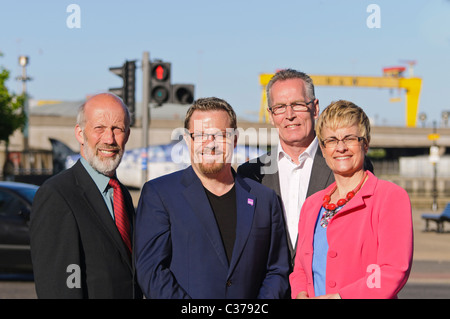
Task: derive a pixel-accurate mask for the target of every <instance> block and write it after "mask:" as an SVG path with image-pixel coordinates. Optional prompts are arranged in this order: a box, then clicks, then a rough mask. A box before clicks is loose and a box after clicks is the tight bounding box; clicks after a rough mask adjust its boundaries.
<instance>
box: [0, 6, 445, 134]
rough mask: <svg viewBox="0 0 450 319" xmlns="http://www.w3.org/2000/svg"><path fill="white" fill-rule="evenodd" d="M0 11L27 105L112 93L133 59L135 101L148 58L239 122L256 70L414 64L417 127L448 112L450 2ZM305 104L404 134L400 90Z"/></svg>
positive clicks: (323, 91)
mask: <svg viewBox="0 0 450 319" xmlns="http://www.w3.org/2000/svg"><path fill="white" fill-rule="evenodd" d="M71 4H76V5H78V8H79V15H78V18H79V19H78V20H73V17H74V16H71V15H72V14H74V13H75V11H72V10H68V7H69V6H70V5H71ZM373 4H374V5H376V7H377V8H378V9H377V10H374V9H372V7H373V6H371V5H373ZM0 12H1V19H0V29H1V32H0V52H1V53H2V54H3V56H2V57H0V66H3V67H5V68H7V69H8V70H10V71H11V79H10V80H9V81H8V83H7V85H8V88H9V89H10V90H11V91H13V92H16V93H20V92H21V84H20V83H19V81H16V80H14V78H15V77H16V76H19V75H20V74H21V67H20V66H19V65H18V56H19V55H27V56H29V59H30V62H29V65H28V66H27V73H28V75H29V76H30V77H32V80H31V81H29V82H28V87H27V88H28V94H29V95H30V96H31V98H32V99H35V100H68V101H81V100H83V99H84V98H85V97H86V96H88V95H91V94H95V93H98V92H104V91H107V90H108V89H109V88H112V87H119V86H121V84H122V83H121V79H120V78H119V77H118V76H116V75H114V74H113V73H111V72H110V71H109V68H110V67H117V66H121V65H122V64H123V63H124V62H125V61H126V60H137V67H138V70H137V75H136V81H137V91H136V100H137V101H141V99H142V74H141V72H142V71H141V70H140V69H139V68H140V66H141V60H142V54H143V52H144V51H148V52H149V54H150V59H151V60H152V61H153V60H154V59H161V60H164V61H166V62H171V63H172V83H192V84H194V85H195V98H199V97H206V96H217V97H220V98H223V99H225V100H227V101H228V102H229V103H230V104H231V105H232V106H233V107H234V109H235V110H236V113H237V114H238V117H239V118H243V119H246V120H253V121H257V120H258V113H259V109H260V103H261V86H260V84H259V75H260V74H261V73H273V72H275V71H276V70H278V69H284V68H293V69H297V70H300V71H303V72H305V73H308V74H311V75H360V76H382V70H383V68H385V67H391V66H405V67H408V65H407V64H406V62H405V61H415V62H416V64H415V65H414V68H413V72H414V76H416V77H420V78H422V81H423V82H422V90H421V95H420V104H419V113H425V114H426V116H427V120H426V122H425V125H426V126H431V125H432V122H434V121H436V122H437V123H438V125H440V123H441V114H442V112H443V111H450V100H449V99H448V98H446V93H447V92H449V91H450V81H449V80H448V75H449V74H450V0H410V1H408V0H339V1H336V0H315V1H310V0H308V1H307V0H277V1H268V0H227V1H215V0H183V1H181V0H164V1H161V0H157V1H155V0H147V1H144V0H128V1H118V0H116V1H105V0H69V1H64V0H53V1H50V0H40V1H32V0H29V1H25V0H14V1H7V0H0ZM378 13H379V15H377V16H376V15H375V14H378ZM68 20H69V21H72V22H74V21H77V22H79V28H77V27H72V28H71V27H70V26H73V25H70V23H69V24H68ZM405 74H406V75H408V71H406V72H405ZM316 97H317V98H318V99H319V102H320V108H321V109H324V108H325V107H326V106H327V105H328V104H329V103H330V102H332V101H334V100H338V99H346V100H350V101H352V102H354V103H356V104H357V105H359V106H361V107H362V108H363V109H364V110H365V112H366V113H367V114H368V116H369V117H370V118H371V119H372V120H373V123H374V125H388V126H405V94H404V92H402V91H398V90H390V89H385V88H382V89H378V88H360V87H348V88H345V87H334V88H332V87H326V86H316ZM397 97H400V98H401V102H397V103H392V102H390V99H391V98H397ZM418 123H419V121H418ZM418 126H419V124H418Z"/></svg>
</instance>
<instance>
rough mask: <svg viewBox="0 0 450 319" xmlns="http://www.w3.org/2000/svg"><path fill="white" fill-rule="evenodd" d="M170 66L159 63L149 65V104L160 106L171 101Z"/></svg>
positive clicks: (166, 63) (165, 63)
mask: <svg viewBox="0 0 450 319" xmlns="http://www.w3.org/2000/svg"><path fill="white" fill-rule="evenodd" d="M170 66H171V64H170V63H168V62H161V61H157V62H153V63H151V64H150V102H154V103H156V104H158V105H162V104H163V103H168V102H170V101H171V100H172V87H171V84H170V76H171V74H170Z"/></svg>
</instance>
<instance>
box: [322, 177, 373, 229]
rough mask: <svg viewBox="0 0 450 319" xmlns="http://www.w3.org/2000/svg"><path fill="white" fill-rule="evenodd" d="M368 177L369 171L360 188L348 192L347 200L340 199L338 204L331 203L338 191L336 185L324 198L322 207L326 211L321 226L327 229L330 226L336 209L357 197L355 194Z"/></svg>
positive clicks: (359, 185)
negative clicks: (332, 197)
mask: <svg viewBox="0 0 450 319" xmlns="http://www.w3.org/2000/svg"><path fill="white" fill-rule="evenodd" d="M366 176H367V171H365V172H364V176H363V178H362V179H361V182H359V184H358V186H356V188H355V189H354V190H352V191H350V192H348V193H347V196H345V198H341V199H339V200H338V201H337V203H336V204H333V203H330V201H331V195H332V194H333V193H334V192H335V191H336V189H337V185H335V186H334V187H333V189H332V190H331V191H330V193H329V194H327V195H325V196H324V197H323V204H322V207H323V208H325V210H326V211H325V213H324V214H323V216H322V219H321V220H320V225H321V226H322V227H324V228H326V227H327V226H328V222H329V221H330V219H331V218H332V217H333V216H334V215H335V214H336V213H337V211H336V209H338V208H339V207H342V206H344V205H345V204H346V203H347V202H348V201H349V200H350V199H352V198H353V197H355V194H356V193H357V192H358V191H359V189H360V188H361V186H362V184H363V183H364V180H365V179H366Z"/></svg>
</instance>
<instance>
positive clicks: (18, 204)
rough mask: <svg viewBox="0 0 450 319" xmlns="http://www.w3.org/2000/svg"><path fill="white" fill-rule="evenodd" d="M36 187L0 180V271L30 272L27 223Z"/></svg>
mask: <svg viewBox="0 0 450 319" xmlns="http://www.w3.org/2000/svg"><path fill="white" fill-rule="evenodd" d="M38 188H39V187H38V186H36V185H31V184H25V183H16V182H0V271H1V272H5V271H7V272H11V271H13V272H32V269H33V268H32V264H31V254H30V236H29V223H30V212H31V205H32V203H33V198H34V195H35V194H36V191H37V189H38Z"/></svg>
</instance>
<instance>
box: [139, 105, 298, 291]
mask: <svg viewBox="0 0 450 319" xmlns="http://www.w3.org/2000/svg"><path fill="white" fill-rule="evenodd" d="M236 127H237V126H236V114H235V113H234V111H233V109H232V108H231V106H230V105H229V104H228V103H227V102H225V101H224V100H221V99H218V98H204V99H199V100H197V101H195V102H194V104H193V105H192V106H191V108H190V109H189V110H188V112H187V115H186V119H185V128H186V131H187V132H186V135H185V140H186V142H187V144H188V146H189V149H190V157H191V166H190V167H188V168H187V169H185V170H181V171H178V172H175V173H172V174H169V175H165V176H162V177H159V178H157V179H154V180H151V181H149V182H147V183H146V184H145V185H144V187H143V189H142V193H141V198H140V200H139V205H138V208H137V216H136V244H135V251H136V270H137V278H138V282H139V284H140V286H141V288H142V290H143V292H144V293H145V295H146V297H147V298H207V299H211V298H220V299H238V298H286V297H288V293H289V281H288V273H289V256H288V247H287V242H286V233H285V228H284V227H285V226H284V222H283V216H282V211H281V207H280V204H279V202H278V199H277V196H276V194H275V192H274V191H273V190H271V189H270V188H268V187H266V186H263V185H261V184H259V183H258V182H255V181H253V180H251V179H248V178H243V177H241V176H240V175H237V174H236V173H235V172H234V171H233V169H232V168H231V159H232V155H233V150H234V147H235V146H236V143H237V136H236V134H235V132H236Z"/></svg>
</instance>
